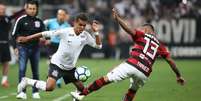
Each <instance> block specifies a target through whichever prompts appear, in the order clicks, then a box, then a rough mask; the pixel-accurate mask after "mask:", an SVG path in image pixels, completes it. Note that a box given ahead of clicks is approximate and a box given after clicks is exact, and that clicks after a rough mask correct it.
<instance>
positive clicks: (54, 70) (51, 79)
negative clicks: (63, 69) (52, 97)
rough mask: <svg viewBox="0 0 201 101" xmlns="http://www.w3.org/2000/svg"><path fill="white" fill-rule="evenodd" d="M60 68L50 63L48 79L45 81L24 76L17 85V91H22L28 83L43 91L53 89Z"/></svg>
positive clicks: (58, 76)
mask: <svg viewBox="0 0 201 101" xmlns="http://www.w3.org/2000/svg"><path fill="white" fill-rule="evenodd" d="M60 77H61V75H60V70H59V67H57V66H56V65H54V64H50V67H49V71H48V79H47V81H46V82H45V81H42V80H34V79H30V78H24V79H23V81H22V82H20V84H19V85H18V92H20V91H22V90H23V89H25V88H26V86H28V85H30V86H33V87H36V88H37V89H40V90H43V91H53V90H54V88H55V86H56V81H57V79H58V78H60Z"/></svg>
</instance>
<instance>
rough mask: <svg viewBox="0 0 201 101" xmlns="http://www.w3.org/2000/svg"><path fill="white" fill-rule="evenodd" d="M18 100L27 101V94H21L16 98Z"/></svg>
mask: <svg viewBox="0 0 201 101" xmlns="http://www.w3.org/2000/svg"><path fill="white" fill-rule="evenodd" d="M16 98H17V99H23V100H25V99H27V94H26V93H24V92H21V93H19V94H18V95H17V96H16Z"/></svg>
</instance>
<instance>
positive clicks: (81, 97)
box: [70, 92, 85, 101]
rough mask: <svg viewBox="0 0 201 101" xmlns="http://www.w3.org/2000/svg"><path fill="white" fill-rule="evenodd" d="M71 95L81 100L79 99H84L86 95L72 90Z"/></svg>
mask: <svg viewBox="0 0 201 101" xmlns="http://www.w3.org/2000/svg"><path fill="white" fill-rule="evenodd" d="M70 95H71V96H72V97H73V98H75V99H76V100H79V101H81V100H83V99H84V97H85V96H84V95H79V93H78V92H70Z"/></svg>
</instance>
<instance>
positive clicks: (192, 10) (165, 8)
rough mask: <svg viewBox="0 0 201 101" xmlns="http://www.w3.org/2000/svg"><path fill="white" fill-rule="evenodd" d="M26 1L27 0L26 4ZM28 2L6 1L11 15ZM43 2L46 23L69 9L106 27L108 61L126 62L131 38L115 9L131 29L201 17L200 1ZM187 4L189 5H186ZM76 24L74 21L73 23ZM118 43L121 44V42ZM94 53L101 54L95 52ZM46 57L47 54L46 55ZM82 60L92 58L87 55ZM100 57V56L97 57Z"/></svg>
mask: <svg viewBox="0 0 201 101" xmlns="http://www.w3.org/2000/svg"><path fill="white" fill-rule="evenodd" d="M25 1H26V0H25ZM25 1H18V2H17V1H15V2H13V1H11V0H3V1H2V3H4V4H8V8H9V9H8V10H7V13H8V14H11V13H12V12H14V11H15V10H16V9H15V10H13V9H12V8H16V7H18V8H19V9H20V8H21V6H22V5H24V3H25ZM38 1H39V2H40V5H41V6H40V11H39V17H40V18H42V19H43V20H45V19H48V18H53V17H54V15H55V14H56V12H57V10H58V9H59V8H63V9H66V10H67V11H68V12H69V14H70V15H71V18H73V16H74V15H76V13H78V12H87V13H88V14H89V15H90V18H91V19H97V20H99V21H100V22H101V23H102V25H103V26H102V32H101V35H102V39H103V49H102V50H101V52H102V53H103V55H101V56H102V57H103V56H104V57H105V58H110V57H113V58H126V57H128V56H129V55H128V54H125V53H127V52H128V51H129V48H128V46H129V45H130V43H131V38H130V37H128V36H125V35H124V33H125V32H124V31H123V30H122V29H120V28H119V26H118V24H117V23H116V22H114V20H112V17H111V9H112V8H113V7H115V8H116V9H117V10H118V11H119V13H120V15H121V16H123V17H124V18H125V19H126V21H127V23H128V24H129V25H130V27H131V28H135V27H137V26H140V25H141V24H143V23H145V22H151V21H153V20H159V19H162V18H163V19H178V18H186V17H188V18H190V17H197V18H198V17H200V16H201V1H200V0H191V1H186V0H183V2H182V0H98V1H94V0H38ZM185 2H187V3H185ZM69 22H70V23H71V24H72V21H71V20H70V21H69ZM117 40H118V41H117ZM91 50H92V51H93V52H94V51H95V52H96V51H97V50H94V49H91ZM42 52H43V53H44V51H42ZM84 53H85V54H82V55H81V56H87V57H90V54H88V53H87V52H84ZM97 56H99V55H97Z"/></svg>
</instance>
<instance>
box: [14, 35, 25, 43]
mask: <svg viewBox="0 0 201 101" xmlns="http://www.w3.org/2000/svg"><path fill="white" fill-rule="evenodd" d="M16 41H17V43H26V42H28V37H26V36H19V37H17V39H16Z"/></svg>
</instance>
